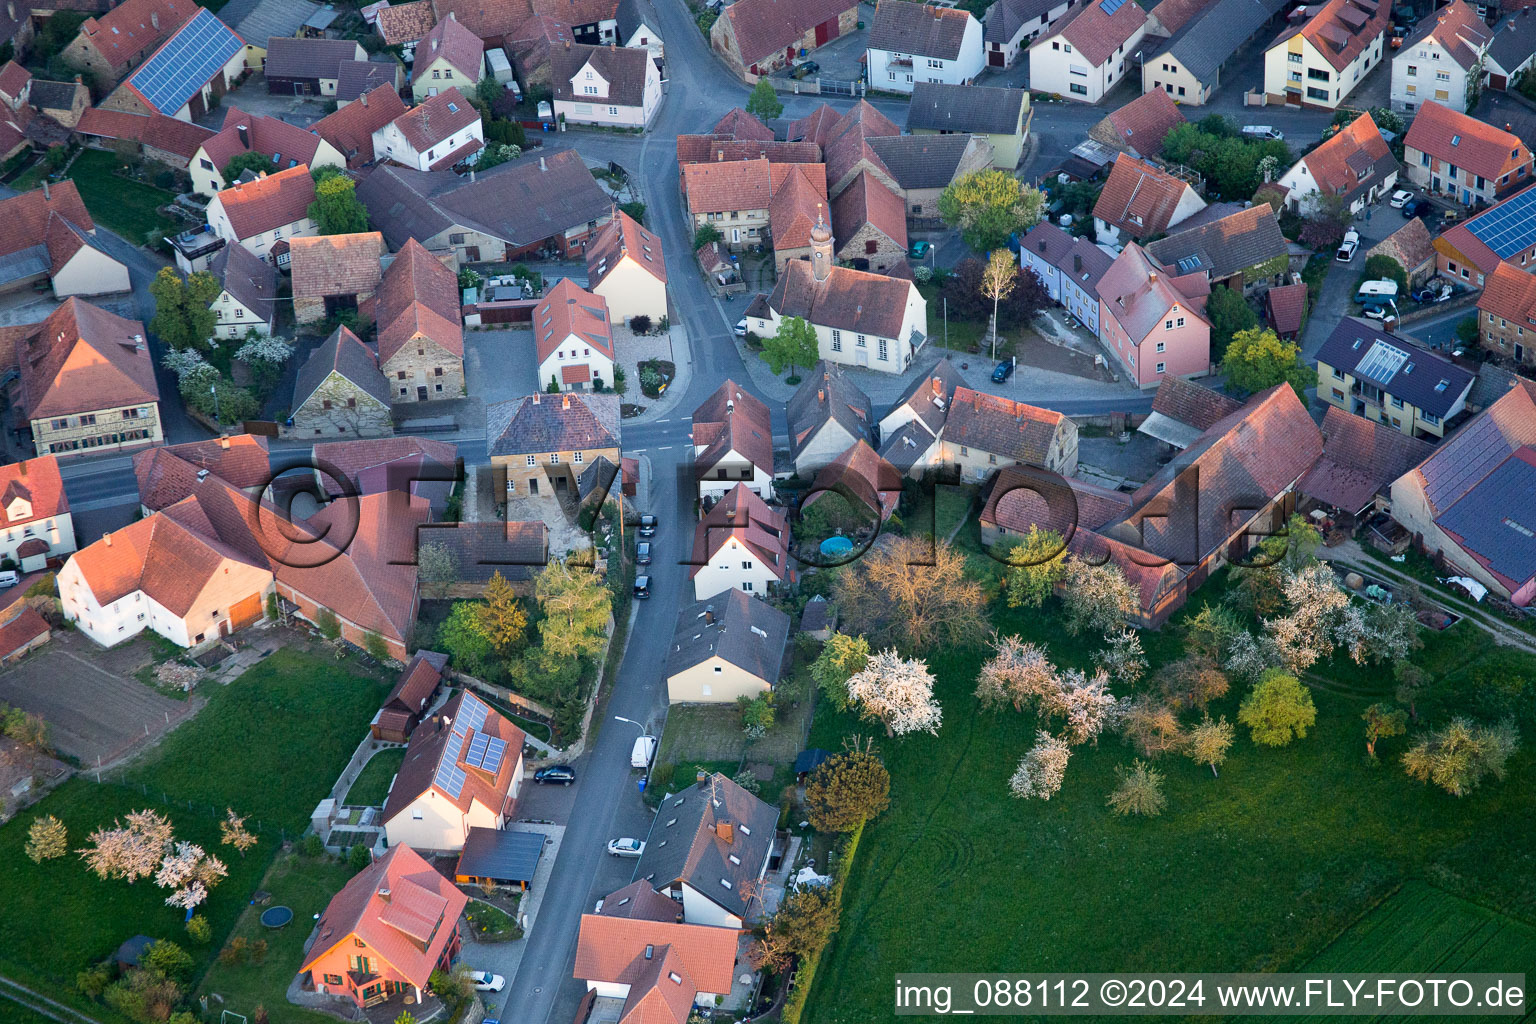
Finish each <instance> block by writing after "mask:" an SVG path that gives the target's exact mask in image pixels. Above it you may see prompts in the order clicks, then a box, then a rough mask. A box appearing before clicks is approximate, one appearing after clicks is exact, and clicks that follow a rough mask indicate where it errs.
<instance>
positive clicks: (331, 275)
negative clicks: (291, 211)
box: [242, 231, 384, 299]
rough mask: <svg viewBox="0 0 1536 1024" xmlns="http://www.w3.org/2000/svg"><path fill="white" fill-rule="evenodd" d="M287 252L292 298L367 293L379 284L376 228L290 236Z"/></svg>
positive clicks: (379, 248) (379, 252) (380, 243)
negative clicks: (339, 232) (335, 233)
mask: <svg viewBox="0 0 1536 1024" xmlns="http://www.w3.org/2000/svg"><path fill="white" fill-rule="evenodd" d="M242 248H243V247H242ZM288 252H289V255H290V259H291V260H292V267H293V295H294V298H296V299H297V298H310V297H322V296H334V295H368V294H371V293H372V292H374V291H376V290H377V289H378V287H379V276H380V273H381V271H380V270H379V257H380V256H382V255H383V254H384V236H383V235H381V234H379V233H378V232H377V231H359V232H356V233H353V234H346V235H313V236H305V237H299V238H293V239H290V240H289V242H288Z"/></svg>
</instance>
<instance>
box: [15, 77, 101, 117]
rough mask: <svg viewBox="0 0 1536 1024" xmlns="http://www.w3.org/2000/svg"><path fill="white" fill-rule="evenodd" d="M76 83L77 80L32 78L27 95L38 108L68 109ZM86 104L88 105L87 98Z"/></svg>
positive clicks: (73, 100) (73, 97)
mask: <svg viewBox="0 0 1536 1024" xmlns="http://www.w3.org/2000/svg"><path fill="white" fill-rule="evenodd" d="M78 85H79V83H78V82H50V81H47V80H46V79H42V78H34V79H32V88H31V90H30V91H29V92H28V93H27V96H28V98H29V99H30V100H31V102H32V105H33V106H34V107H36V108H37V109H38V110H68V109H69V107H70V104H72V103H74V102H75V88H76V86H78ZM86 105H87V106H89V105H90V100H89V98H87V100H86Z"/></svg>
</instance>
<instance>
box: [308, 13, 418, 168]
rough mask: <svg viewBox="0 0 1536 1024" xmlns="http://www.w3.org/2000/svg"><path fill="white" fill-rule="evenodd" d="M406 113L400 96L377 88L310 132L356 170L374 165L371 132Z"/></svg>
mask: <svg viewBox="0 0 1536 1024" xmlns="http://www.w3.org/2000/svg"><path fill="white" fill-rule="evenodd" d="M418 2H419V3H426V2H427V0H418ZM405 111H406V106H405V101H404V100H402V99H401V98H400V93H399V92H397V91H396V90H395V88H394V87H393V86H390V85H380V86H377V87H375V88H373V89H370V90H369V91H367V92H365V93H363V94H362V95H361V96H359V97H358V98H357V101H356V102H355V103H348V104H347V105H346V106H343V107H338V108H337V109H336V110H335V112H333V113H330V114H327V115H325V116H324V117H322V118H321V119H320V120H318V121H316V122H315V123H314V124H312V125H310V126H309V130H310V131H312V132H314V133H315V134H316V135H318V136H320V137H321V138H322V139H324V140H325V141H326V142H329V143H330V144H331V146H332V147H334V148H335V149H336V151H337V152H339V153H340V154H341V155H342V158H343V159H345V160H346V163H347V167H349V168H351V169H352V170H356V169H358V168H360V167H365V166H367V165H368V164H371V163H373V160H374V155H373V133H374V132H376V131H378V130H379V129H380V128H383V127H384V126H385V125H387V124H389V123H390V122H391V121H393V120H395V118H397V117H399V116H400V115H401V114H404V113H405Z"/></svg>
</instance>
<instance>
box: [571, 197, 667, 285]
mask: <svg viewBox="0 0 1536 1024" xmlns="http://www.w3.org/2000/svg"><path fill="white" fill-rule="evenodd" d="M616 212H617V214H618V215H617V216H616V217H614V218H613V219H612V220H610V221H609V222H608V223H607V224H604V225H603V226H602V227H600V228H598V229H597V234H596V235H594V236H593V237H592V241H590V242H588V243H587V284H588V285H589V286H590V287H594V288H595V287H597V285H598V283H599V282H601V281H602V279H603V278H604V277H607V276H608V273H609V272H610V271H611V270H613V268H614V267H617V266H618V265H619V263H620V262H621V261H623V259H624V258H625V257H626V256H627V257H628V258H629V259H630V260H631V261H632V262H633V263H634V264H635V266H637V267H639V268H641V269H642V270H644V271H646V272H647V273H649V274H650V275H651V276H652V277H654V278H656V280H658V281H660V282H661V283H662V284H666V283H667V264H666V261H665V260H664V259H663V257H662V251H661V239H660V238H658V237H657V236H655V235H653V234H651V233H650V232H649V231H647V230H646V229H645V228H644V227H642V226H641V225H640V222H639V221H637V220H635V218H633V217H631V216H630V215H629V214H627V213H625V212H624V211H623V210H619V211H616Z"/></svg>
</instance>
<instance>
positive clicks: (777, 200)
mask: <svg viewBox="0 0 1536 1024" xmlns="http://www.w3.org/2000/svg"><path fill="white" fill-rule="evenodd" d="M768 173H769V178H770V181H771V182H772V184H773V198H772V199H771V200H770V201H769V204H768V233H769V235H770V237H771V238H772V240H773V260H774V264H775V266H776V267H777V268H778V271H779V273H783V272H784V264H786V263H788V262H789V261H790V260H800V259H807V260H808V259H810V258H811V231H812V230H813V229H814V228H815V227H816V222H817V220H819V219H820V218H822V217H824V216H825V215H826V208H827V205H828V204H827V168H826V165H825V164H769V166H768ZM902 223H903V226H905V223H906V221H905V220H903V221H902Z"/></svg>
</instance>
